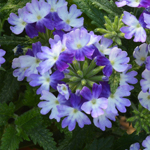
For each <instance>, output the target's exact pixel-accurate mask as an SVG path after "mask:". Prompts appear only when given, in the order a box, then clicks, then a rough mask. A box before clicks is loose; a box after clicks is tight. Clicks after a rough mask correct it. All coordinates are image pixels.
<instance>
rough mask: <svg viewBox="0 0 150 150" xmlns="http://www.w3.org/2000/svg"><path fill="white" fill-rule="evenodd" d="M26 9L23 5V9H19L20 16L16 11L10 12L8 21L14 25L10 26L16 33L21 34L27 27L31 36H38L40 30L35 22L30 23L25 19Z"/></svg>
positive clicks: (27, 31)
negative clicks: (35, 25)
mask: <svg viewBox="0 0 150 150" xmlns="http://www.w3.org/2000/svg"><path fill="white" fill-rule="evenodd" d="M25 11H26V7H23V8H22V9H18V16H17V15H16V14H14V13H11V14H10V17H9V18H8V22H9V23H10V24H11V25H13V26H10V29H11V31H12V32H13V33H15V34H20V33H22V32H23V30H24V29H25V30H26V33H27V35H28V36H29V37H30V38H33V37H35V36H38V31H37V30H36V29H35V27H34V24H28V23H27V22H25V21H24V20H23V18H24V16H25V15H24V13H25Z"/></svg>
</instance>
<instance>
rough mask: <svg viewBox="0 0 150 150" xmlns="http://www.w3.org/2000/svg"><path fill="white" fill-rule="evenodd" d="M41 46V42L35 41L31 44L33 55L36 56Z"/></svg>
mask: <svg viewBox="0 0 150 150" xmlns="http://www.w3.org/2000/svg"><path fill="white" fill-rule="evenodd" d="M41 46H42V45H41V42H36V43H33V44H32V51H33V54H34V56H36V54H37V53H38V52H41Z"/></svg>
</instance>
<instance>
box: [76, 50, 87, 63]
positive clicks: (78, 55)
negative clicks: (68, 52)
mask: <svg viewBox="0 0 150 150" xmlns="http://www.w3.org/2000/svg"><path fill="white" fill-rule="evenodd" d="M75 58H76V60H78V61H84V59H85V57H84V54H83V52H82V51H81V50H77V51H76V53H75Z"/></svg>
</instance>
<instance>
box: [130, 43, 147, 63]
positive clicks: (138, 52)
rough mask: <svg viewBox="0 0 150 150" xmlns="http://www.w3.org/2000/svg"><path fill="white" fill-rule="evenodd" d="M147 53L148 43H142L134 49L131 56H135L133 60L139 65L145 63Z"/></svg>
mask: <svg viewBox="0 0 150 150" xmlns="http://www.w3.org/2000/svg"><path fill="white" fill-rule="evenodd" d="M147 55H148V45H147V44H146V43H143V44H141V45H140V46H137V47H136V48H135V49H134V52H133V56H134V58H136V60H135V62H136V63H137V64H138V65H139V66H141V65H142V64H143V63H145V61H146V58H147Z"/></svg>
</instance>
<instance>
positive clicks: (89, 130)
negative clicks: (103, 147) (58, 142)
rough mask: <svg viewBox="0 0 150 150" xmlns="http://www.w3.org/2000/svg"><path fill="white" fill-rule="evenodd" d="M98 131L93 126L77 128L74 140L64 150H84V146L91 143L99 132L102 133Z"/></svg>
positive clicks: (73, 135) (74, 132) (73, 136)
mask: <svg viewBox="0 0 150 150" xmlns="http://www.w3.org/2000/svg"><path fill="white" fill-rule="evenodd" d="M96 129H97V128H96V127H95V126H93V125H90V126H85V127H84V128H79V127H77V126H76V128H75V130H74V131H73V134H72V138H71V139H70V141H69V143H68V145H67V146H66V147H65V148H64V149H63V150H83V147H84V144H86V143H89V142H91V141H92V139H93V138H94V137H95V135H96V134H97V133H98V131H100V132H101V130H99V129H98V131H96Z"/></svg>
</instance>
